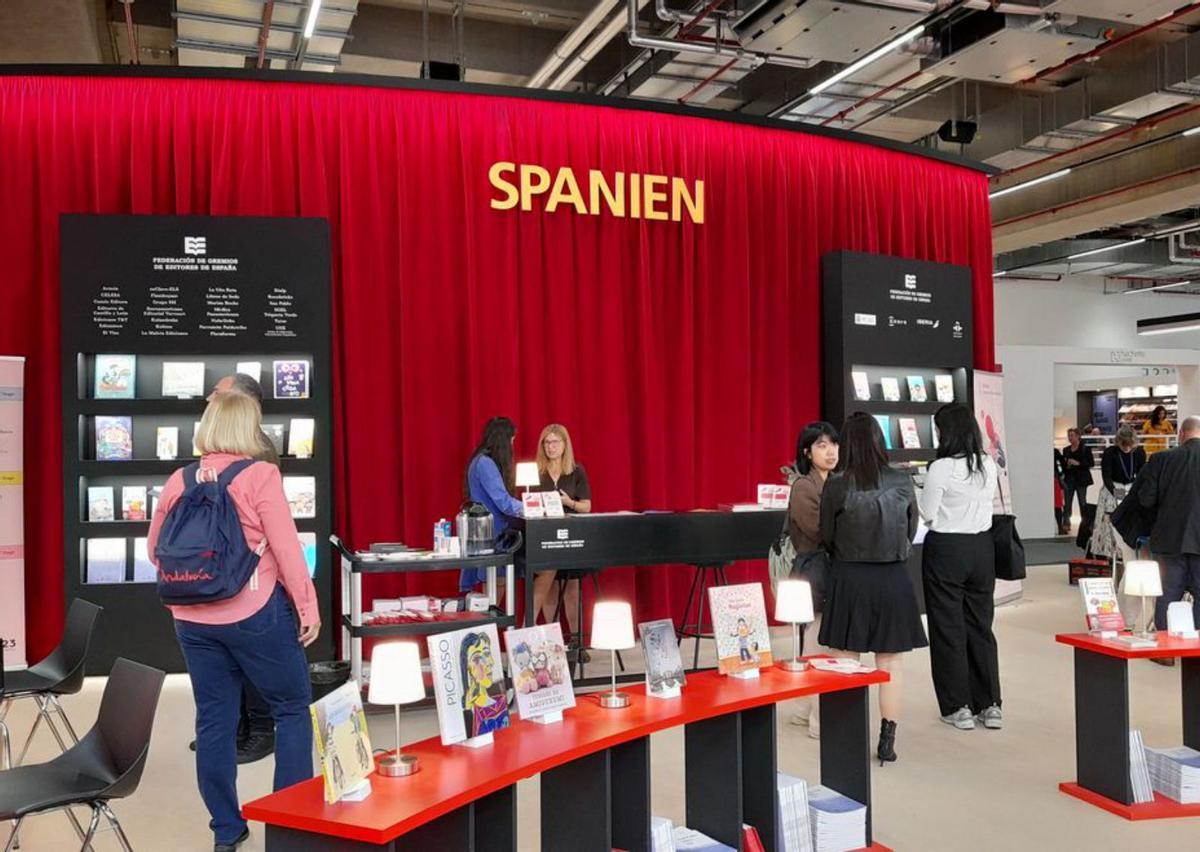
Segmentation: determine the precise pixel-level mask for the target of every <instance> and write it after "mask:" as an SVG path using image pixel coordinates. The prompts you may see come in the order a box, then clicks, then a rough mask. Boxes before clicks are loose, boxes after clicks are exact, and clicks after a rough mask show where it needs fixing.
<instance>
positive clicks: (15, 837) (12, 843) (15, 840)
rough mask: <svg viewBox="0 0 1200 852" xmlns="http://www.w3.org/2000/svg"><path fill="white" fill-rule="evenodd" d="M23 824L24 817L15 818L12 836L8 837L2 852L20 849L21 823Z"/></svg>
mask: <svg viewBox="0 0 1200 852" xmlns="http://www.w3.org/2000/svg"><path fill="white" fill-rule="evenodd" d="M23 822H25V817H17V821H16V822H15V823H13V830H12V834H10V835H9V836H8V843H6V844H4V852H13V850H15V849H20V848H21V840H20V835H21V823H23Z"/></svg>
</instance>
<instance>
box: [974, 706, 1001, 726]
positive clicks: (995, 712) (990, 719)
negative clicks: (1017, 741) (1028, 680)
mask: <svg viewBox="0 0 1200 852" xmlns="http://www.w3.org/2000/svg"><path fill="white" fill-rule="evenodd" d="M975 718H976V719H978V720H979V721H980V722H981V723H982V724H983V726H984V727H985V728H989V729H991V730H993V731H998V730H1000V729H1001V728H1003V727H1004V714H1003V713H1001V712H1000V708H999V707H998V706H996V705H995V704H993V705H992V706H991V707H989V708H987V709H986V710H983V711H981V712H980V713H979V715H978V716H976V717H975Z"/></svg>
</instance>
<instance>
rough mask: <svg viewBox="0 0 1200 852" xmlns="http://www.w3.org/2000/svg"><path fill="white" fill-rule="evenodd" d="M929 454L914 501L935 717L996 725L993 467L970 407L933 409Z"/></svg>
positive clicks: (961, 724)
mask: <svg viewBox="0 0 1200 852" xmlns="http://www.w3.org/2000/svg"><path fill="white" fill-rule="evenodd" d="M934 428H936V429H937V430H938V449H937V458H936V459H935V460H934V462H933V463H932V464H930V465H929V470H928V472H927V473H926V474H925V487H924V488H923V489H922V490H921V497H920V500H919V505H920V508H921V517H923V518H924V519H925V523H926V524H928V525H929V533H928V534H927V535H926V536H925V545H924V547H923V548H922V553H921V572H922V576H923V582H924V587H925V612H926V615H927V616H928V619H929V663H930V669H931V670H932V674H933V689H934V692H935V693H936V694H937V701H938V708H939V710H940V713H941V718H942V721H943V722H945V723H946V724H948V725H953V726H954V727H955V728H958V729H959V730H961V731H969V730H972V729H974V727H975V721H976V720H978V721H979V722H980V723H981V724H982V725H983V726H984V727H985V728H992V729H999V728H1001V727H1003V715H1002V713H1001V710H1000V664H999V660H998V656H999V655H998V652H997V648H996V636H995V634H994V633H993V632H992V616H993V613H994V604H993V594H994V593H995V590H996V565H995V550H994V545H993V543H992V536H991V532H990V530H991V528H992V512H993V511H995V510H994V508H993V502H994V499H995V495H996V480H997V468H996V463H995V462H993V461H992V459H991V456H989V455H988V454H986V453H985V452H983V439H982V437H981V435H980V433H979V425H978V424H977V423H976V422H975V415H974V414H972V413H971V409H969V408H967V407H966V406H965V405H962V404H960V403H952V404H950V405H946V406H943V407H942V408H941V409H939V410H938V412H937V414H936V415H934Z"/></svg>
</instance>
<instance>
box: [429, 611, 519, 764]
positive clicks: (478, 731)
mask: <svg viewBox="0 0 1200 852" xmlns="http://www.w3.org/2000/svg"><path fill="white" fill-rule="evenodd" d="M427 641H428V643H429V664H430V668H431V671H432V674H433V692H434V697H435V698H436V699H437V714H438V731H439V733H440V734H441V739H442V744H443V745H454V744H455V743H461V742H464V741H466V740H469V739H474V738H475V737H481V736H484V735H486V734H490V733H492V732H494V731H499V730H502V729H504V728H507V727H508V725H509V718H508V699H507V697H506V689H505V681H504V668H503V667H502V665H501V661H500V637H499V635H498V634H497V633H496V625H494V624H484V625H480V626H478V627H470V628H466V629H464V630H452V631H450V632H448V633H438V634H436V635H434V636H430V637H428V640H427Z"/></svg>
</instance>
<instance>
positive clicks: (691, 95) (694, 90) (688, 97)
mask: <svg viewBox="0 0 1200 852" xmlns="http://www.w3.org/2000/svg"><path fill="white" fill-rule="evenodd" d="M735 62H737V57H736V56H735V57H734V58H733V59H730V60H729V61H728V62H726V63H725V64H724V65H722V66H721V67H720V68H718V69H717V70H716V71H714V72H712V73H711V74H709V75H708V76H707V77H705V78H704V79H703V80H701V81H700V82H699V83H697V84H696V85H695V86H693V87H692V88H691V90H690V91H688V93H687V94H686V95H684V96H683V97H681V98H680V99H679V102H680V103H681V104H686V103H687V102H688V101H689V100H691V99H692V98H694V97H696V95H697V94H699V92H700V91H701V90H702V89H704V88H705V87H706V86H708V85H709V84H710V83H712V81H713V80H715V79H717V78H718V77H720V76H721V75H722V74H724V73H725V72H726V71H728V70H729V69H730V68H732V67H733V64H734V63H735Z"/></svg>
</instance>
